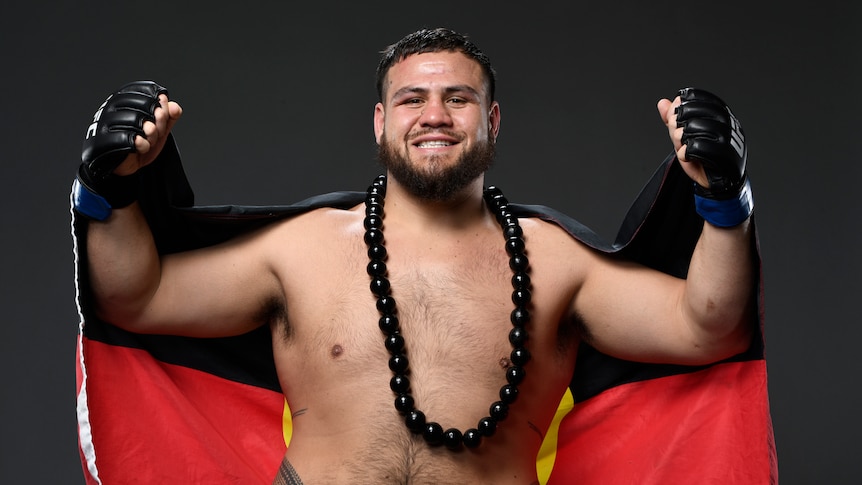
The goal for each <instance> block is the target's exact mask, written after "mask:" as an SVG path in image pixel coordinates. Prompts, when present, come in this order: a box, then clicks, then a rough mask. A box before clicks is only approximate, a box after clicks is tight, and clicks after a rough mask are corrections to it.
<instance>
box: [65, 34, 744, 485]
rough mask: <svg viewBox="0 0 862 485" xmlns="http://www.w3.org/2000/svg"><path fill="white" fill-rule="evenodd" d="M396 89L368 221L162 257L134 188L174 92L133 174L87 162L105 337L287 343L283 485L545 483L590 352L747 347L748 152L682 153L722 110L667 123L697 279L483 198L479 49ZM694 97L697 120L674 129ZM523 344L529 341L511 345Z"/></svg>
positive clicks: (283, 354)
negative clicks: (558, 414)
mask: <svg viewBox="0 0 862 485" xmlns="http://www.w3.org/2000/svg"><path fill="white" fill-rule="evenodd" d="M378 80H379V81H378V85H379V91H380V102H379V103H377V105H376V106H375V109H374V133H375V136H376V139H377V142H378V144H379V146H380V150H379V152H380V161H381V163H382V164H383V165H384V166H385V167H386V173H387V180H386V181H385V182H384V181H380V182H378V183H376V185H375V186H374V187H376V188H374V189H373V190H371V189H369V190H370V191H371V192H374V194H375V195H373V196H371V197H370V198H369V201H368V202H367V204H360V205H358V206H356V207H353V208H351V209H349V210H340V209H330V208H323V209H317V210H313V211H311V212H307V213H304V214H301V215H298V216H295V217H292V218H289V219H286V220H283V221H280V222H277V223H274V224H271V225H269V226H266V227H264V228H262V229H259V230H256V231H254V232H251V233H248V234H245V235H242V236H240V237H238V238H235V239H233V240H230V241H227V242H225V243H223V244H220V245H217V246H214V247H208V248H204V249H200V250H195V251H191V252H185V253H179V254H171V255H166V256H159V254H157V252H156V249H155V247H154V244H153V238H152V235H151V233H150V230H149V228H148V226H147V223H146V221H145V219H144V218H143V216H142V213H141V211H140V208H139V207H138V205H137V203H135V202H134V196H133V195H131V196H129V195H128V194H127V193H126V192H124V189H122V180H125V179H120V178H118V176H123V175H129V174H133V173H134V172H136V171H137V170H138V169H139V168H140V167H143V166H145V165H147V164H149V163H151V162H152V161H153V160H154V159H155V157H156V156H157V154H158V153H159V151H160V149H161V147H162V146H163V144H164V142H165V139H166V137H167V135H168V133H169V132H170V130H171V128H172V126H173V125H174V123H175V122H176V121H177V120H178V119H179V117H180V115H181V111H182V110H181V108H180V106H179V105H178V104H177V103H175V102H173V101H170V100H169V99H168V97H167V95H166V94H165V93H164V92H161V91H160V90H159V89H158V86H156V85H155V84H146V83H144V84H142V85H141V86H139V87H138V88H136V89H139V90H140V91H141V92H150V91H148V90H151V89H152V90H153V91H151V92H150V95H149V96H150V97H151V98H152V99H154V100H156V99H157V102H156V103H154V104H153V106H152V107H151V108H150V110H151V111H150V112H152V113H153V115H152V117H151V118H150V119H148V120H147V121H146V122H144V119H145V118H146V117H142V118H140V119H139V121H140V122H142V123H143V124H142V126H143V136H140V135H139V136H136V137H134V135H133V139H134V147H133V149H132V147H131V146H130V147H129V148H130V151H131V152H132V153H130V154H128V155H126V154H123V155H122V157H121V158H120V159H119V160H122V162H121V163H120V164H119V165H117V166H116V169H115V170H113V174H114V175H110V176H107V177H102V176H101V175H100V174H99V173H98V169H102V170H103V171H104V167H105V166H108V170H110V169H113V168H114V167H113V166H111V164H110V163H108V162H105V160H106V159H107V157H102V158H100V156H102V153H101V152H100V153H95V152H94V154H91V159H90V160H87V154H86V153H85V164H84V165H83V168H82V170H81V171H80V173H79V179H80V181H81V184H82V186H81V192H82V194H83V195H81V196H80V197H79V199H78V202H77V203H76V204H77V209H78V211H79V212H81V213H82V214H85V215H88V216H89V217H91V218H92V219H94V220H93V221H92V222H91V223H90V224H89V226H88V236H87V251H88V255H89V271H90V273H91V275H90V276H91V284H92V290H93V294H94V295H95V297H96V305H97V311H98V313H99V315H100V317H101V318H103V319H104V320H106V321H109V322H116V323H117V324H118V325H121V326H122V327H123V328H125V329H126V330H129V331H132V332H141V333H159V334H177V335H185V336H199V337H213V336H229V335H238V334H242V333H244V332H248V331H250V330H252V329H254V328H256V327H258V326H261V325H268V326H269V327H270V328H271V331H272V337H273V339H272V340H273V353H274V356H275V363H276V367H277V370H278V374H279V380H280V383H281V386H282V389H283V390H284V393H285V395H286V397H287V398H288V400H289V402H290V406H291V408H292V409H293V410H294V411H295V414H296V415H295V417H294V420H293V426H294V428H293V435H292V439H291V442H290V446H289V448H288V450H287V453H286V455H285V457H284V461H283V462H282V466H281V469H280V470H279V472H278V476H277V477H276V479H275V483H279V484H285V483H289V484H297V483H306V484H318V483H327V484H329V483H375V484H387V483H391V484H403V483H417V484H426V483H457V484H465V483H471V484H480V483H488V484H528V483H536V482H537V475H536V455H537V452H538V450H539V447H540V445H541V443H542V439H543V435H544V431H545V430H546V429H547V428H548V426H549V424H550V422H551V420H552V418H553V416H554V413H555V411H556V406H557V403H558V402H559V400H560V397H561V396H562V394H563V392H564V391H565V389H566V387H567V385H568V383H569V380H570V378H571V376H572V371H573V368H574V364H575V357H576V352H577V348H578V343H579V342H580V341H581V340H582V339H586V340H587V341H588V342H589V343H591V344H592V345H593V346H595V347H596V348H597V349H599V350H601V351H602V352H605V353H607V354H610V355H613V356H617V357H620V358H625V359H629V360H638V361H646V362H665V363H679V364H705V363H710V362H715V361H717V360H720V359H723V358H726V357H729V356H731V355H735V354H737V353H739V352H742V351H744V350H745V349H746V348H747V346H748V345H749V342H750V338H751V332H752V327H753V324H754V322H752V321H750V320H749V316H750V315H751V312H750V308H751V305H753V304H754V303H753V302H752V301H750V300H751V294H752V284H753V271H754V269H753V267H752V262H751V260H752V255H751V238H752V234H751V229H750V227H749V220H748V219H749V216H750V212H751V207H750V203H748V202H747V201H748V199H746V196H747V194H748V192H747V191H748V188H747V185H746V184H745V180H746V177H745V173H744V153H743V152H741V151H740V152H739V153H737V154H736V155H735V156H734V155H733V154H734V153H735V151H733V150H724V149H725V148H728V146H729V143H731V142H732V140H731V141H719V142H717V145H716V144H712V145H701V146H699V147H698V150H697V151H698V154H699V155H701V156H698V157H696V156H690V157H688V158H687V157H686V155H687V150H689V149H691V147H694V146H695V144H696V143H701V141H700V139H695V138H691V139H689V140H691V141H689V143H687V144H683V136H684V135H683V132H684V128H683V126H685V127H686V128H685V130H689V131H688V132H686V136H690V135H691V134H692V133H693V132H695V131H697V130H706V131H709V129H710V127H711V126H712V125H710V124H709V123H700V124H697V123H695V121H698V117H701V116H706V117H709V116H711V112H710V111H709V109H714V108H715V107H714V106H712V107H710V103H709V102H711V101H712V100H713V98H712V97H710V96H709V95H708V93H703V92H700V91H696V90H695V91H690V90H689V91H683V94H682V96H681V97H677V98H675V99H674V100H669V99H663V100H661V101H659V103H658V111H659V114H660V116H661V120H662V122H663V123H665V124H666V125H667V127H668V131H669V134H670V138H671V140H672V143H673V146H674V148H675V150H676V153H677V155H678V157H679V159H680V160H681V162H680V163H681V164H682V166H683V169H684V170H685V172H686V174H688V175H689V176H690V177H691V179H692V180H694V181H695V182H696V183H697V184H698V185H699V186H700V192H701V195H700V201H699V204H700V205H699V207H700V209H699V210H700V212H701V213H702V214H704V217H705V218H706V219H707V221H709V222H707V223H705V224H704V227H703V232H702V235H701V237H700V239H699V242H698V244H697V248H696V250H695V253H694V256H693V258H692V261H691V266H690V271H689V274H688V277H687V279H685V280H683V279H677V278H673V277H671V276H668V275H665V274H663V273H660V272H656V271H653V270H650V269H647V268H644V267H641V266H638V265H636V264H633V263H629V262H625V261H621V260H618V259H617V258H613V257H608V256H606V255H603V254H599V253H597V252H595V251H593V250H591V249H589V248H588V247H586V246H585V245H583V244H582V243H580V242H578V241H577V240H575V239H573V238H572V237H571V236H570V235H569V234H567V233H565V232H564V231H563V230H562V229H560V228H559V227H557V226H555V225H553V224H550V223H547V222H542V221H540V220H538V219H533V218H521V219H520V220H517V219H516V218H514V217H511V216H510V215H508V214H506V213H505V209H506V208H505V204H503V208H502V210H503V212H504V213H503V214H502V215H501V216H500V217H499V219H500V220H501V221H502V223H500V222H498V218H497V217H495V213H494V212H500V210H499V209H497V208H496V206H497V205H500V204H497V203H495V202H494V200H495V199H494V198H493V197H492V196H491V197H489V198H487V199H486V198H484V197H483V184H484V176H483V174H484V172H485V171H486V169H487V168H488V167H489V165H490V163H491V160H492V158H493V155H494V143H495V139H496V137H497V135H498V133H499V129H500V117H501V114H500V106H499V104H498V103H497V102H496V101H495V100H494V72H493V70H492V69H491V66H490V63H489V62H488V60H487V58H486V57H485V56H484V55H483V54H482V53H481V52H480V51H478V49H476V47H475V46H474V45H473V44H472V43H470V42H469V41H467V40H466V39H465V38H464V37H463V36H461V35H459V34H456V33H454V32H451V31H448V30H443V29H436V30H423V31H419V32H417V33H414V34H411V35H409V36H407V37H405V38H404V39H402V40H401V41H399V43H397V44H394V45H393V46H391V47H390V48H389V49H388V50H386V51H385V52H384V54H383V58H382V61H381V64H380V66H379V68H378ZM120 97H121V96H120ZM144 97H146V96H144ZM687 97H695V98H696V99H694V101H692V102H691V104H690V105H689V109H688V110H685V109H680V110H677V107H678V106H679V105H680V104H681V102H683V101H686V99H687ZM704 99H705V100H706V101H707V102H706V103H705V104H704V103H700V101H702V100H704ZM111 102H112V101H111V99H109V100H108V103H111ZM722 110H724V111H722ZM145 111H146V110H145ZM684 112H685V113H687V115H686V116H689V115H695V116H694V119H695V121H690V122H688V124H686V123H685V121H686V120H683V119H682V118H683V113H684ZM719 112H722V113H729V112H728V111H726V108H724V107H723V106H721V107H720V108H719ZM678 114H679V118H680V120H679V121H680V127H678V126H677V125H678V123H677V122H678ZM735 122H736V121H735V119H733V118H732V116H731V123H735ZM106 123H107V122H106ZM715 129H718V128H715ZM734 129H736V127H735V126H734ZM99 130H101V127H99V126H94V127H93V133H94V134H95V136H96V137H99V136H107V135H105V134H104V132H103V131H99ZM132 131H133V130H132ZM128 132H130V131H129V130H127V133H128ZM131 139H132V138H130V140H131ZM737 141H738V140H737ZM716 147H717V148H716ZM692 152H694V150H692ZM703 154H706V155H709V156H711V157H712V158H709V157H705V156H703ZM690 155H693V154H690ZM115 158H116V157H115ZM119 160H117V161H119ZM88 162H89V163H88ZM705 188H708V189H705ZM722 192H723V193H722ZM95 193H100V194H106V193H110V194H111V195H109V196H106V198H107V199H108V205H107V207H106V209H105V210H104V211H103V212H102V213H98V211H93V210H91V209H88V207H91V206H90V205H88V204H89V202H88V200H89V199H92V198H93V197H96V195H95ZM727 193H730V195H731V196H733V197H727V196H726V194H727ZM737 194H743V196H737ZM496 200H500V199H499V197H498V198H497V199H496ZM740 201H742V202H740ZM367 206H371V207H377V209H374V208H372V209H367ZM382 208H385V210H382ZM375 211H377V212H375ZM368 214H371V216H369V215H368ZM375 215H379V218H375V217H374V216H375ZM99 219H101V220H99ZM381 220H382V221H383V222H382V225H381V224H380V222H381ZM718 226H727V227H718ZM367 227H370V228H371V229H367ZM518 228H519V229H518ZM506 231H508V232H506ZM383 233H385V237H384V236H383V235H382V234H383ZM504 234H505V235H504ZM521 234H522V235H521ZM521 243H523V244H524V245H525V249H523V248H522V247H521V246H520V244H521ZM382 248H385V251H386V254H385V255H383V254H381V251H382V250H383V249H382ZM527 257H529V259H528V260H527V259H526V258H527ZM370 261H371V262H373V263H375V264H371V265H369V262H370ZM381 262H383V263H385V268H381V267H380V263H381ZM513 275H515V277H514V278H513ZM525 277H527V278H529V279H526V278H525ZM199 281H206V282H207V284H206V285H204V286H200V285H199V284H198V283H197V282H199ZM370 282H372V284H371V287H369V283H370ZM393 299H394V300H396V301H397V304H393V303H392V300H393ZM513 310H516V311H515V312H514V313H515V314H516V315H517V316H512V314H513ZM392 317H396V318H397V322H394V321H393V320H392ZM387 325H388V326H387ZM513 328H515V329H520V330H524V331H526V332H528V333H529V338H528V339H527V340H526V341H525V342H523V341H520V340H519V339H518V338H517V337H510V332H511V331H512V329H513ZM381 330H382V331H383V332H382V333H381ZM384 334H385V335H386V336H387V337H388V338H384ZM384 342H386V345H384ZM402 342H403V350H402V347H401V345H402ZM513 347H514V348H515V352H514V353H513ZM406 359H409V364H407V363H406ZM524 372H526V377H524V375H523V373H524ZM393 376H396V377H393ZM405 379H407V380H409V384H408V383H407V382H404V381H405ZM399 386H401V387H399ZM501 388H502V389H501ZM396 397H398V399H397V400H396V405H395V406H393V400H394V399H395V398H396ZM438 423H439V424H438Z"/></svg>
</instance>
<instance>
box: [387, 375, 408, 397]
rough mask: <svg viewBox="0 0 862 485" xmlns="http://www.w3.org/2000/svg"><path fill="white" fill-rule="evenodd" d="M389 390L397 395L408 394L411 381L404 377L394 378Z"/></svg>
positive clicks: (390, 382) (390, 381) (391, 380)
mask: <svg viewBox="0 0 862 485" xmlns="http://www.w3.org/2000/svg"><path fill="white" fill-rule="evenodd" d="M389 388H390V389H392V392H394V393H395V394H406V393H407V391H409V390H410V379H408V378H407V376H404V375H397V376H392V379H389Z"/></svg>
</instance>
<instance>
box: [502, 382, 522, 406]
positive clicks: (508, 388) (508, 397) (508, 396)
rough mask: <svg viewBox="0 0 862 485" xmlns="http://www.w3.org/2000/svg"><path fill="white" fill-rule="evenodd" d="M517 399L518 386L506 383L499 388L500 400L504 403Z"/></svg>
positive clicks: (510, 402)
mask: <svg viewBox="0 0 862 485" xmlns="http://www.w3.org/2000/svg"><path fill="white" fill-rule="evenodd" d="M516 399H518V386H514V385H512V384H507V385H505V386H503V387H501V388H500V400H501V401H503V402H504V403H506V404H512V403H513V402H515V400H516Z"/></svg>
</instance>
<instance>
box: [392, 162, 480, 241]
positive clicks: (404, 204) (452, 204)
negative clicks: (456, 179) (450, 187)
mask: <svg viewBox="0 0 862 485" xmlns="http://www.w3.org/2000/svg"><path fill="white" fill-rule="evenodd" d="M387 175H388V174H387ZM387 178H388V182H387V185H388V188H387V192H386V217H387V219H388V220H390V221H398V226H399V227H403V228H407V229H411V230H421V231H424V232H427V231H429V230H430V231H438V232H453V231H454V232H457V231H460V230H464V229H468V228H475V227H476V224H491V223H493V217H492V216H491V214H490V212H489V211H488V209H487V208H486V206H485V202H484V200H483V198H482V191H483V183H484V178H483V177H477V178H476V179H475V180H474V181H473V182H471V183H470V184H469V185H467V186H466V187H464V188H463V189H462V190H461V191H459V192H457V193H456V194H454V195H453V197H451V198H449V199H447V200H429V199H424V198H420V197H417V196H415V195H414V194H413V193H411V192H410V191H409V190H407V189H406V188H405V187H404V186H403V185H401V184H399V183H398V181H397V180H396V179H395V178H394V177H392V176H388V177H387Z"/></svg>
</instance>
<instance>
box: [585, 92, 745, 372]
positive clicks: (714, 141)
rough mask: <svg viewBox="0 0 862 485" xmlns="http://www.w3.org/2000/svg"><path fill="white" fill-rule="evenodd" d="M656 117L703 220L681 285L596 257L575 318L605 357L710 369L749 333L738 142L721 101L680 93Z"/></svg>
mask: <svg viewBox="0 0 862 485" xmlns="http://www.w3.org/2000/svg"><path fill="white" fill-rule="evenodd" d="M658 110H659V113H660V115H661V118H662V121H663V122H664V123H665V124H666V125H667V127H668V132H669V134H670V137H671V140H672V142H673V145H674V150H675V152H676V154H677V158H678V159H679V163H680V164H681V166H682V168H683V170H684V171H685V173H686V174H687V175H688V176H689V177H690V178H691V179H692V180H693V181H694V182H695V184H696V185H695V199H696V200H695V206H696V209H697V212H698V213H699V214H700V215H701V216H702V217H703V218H704V221H705V222H704V227H703V231H702V233H701V235H700V238H699V240H698V242H697V245H696V247H695V251H694V254H693V256H692V260H691V263H690V266H689V271H688V275H687V278H686V279H685V280H681V279H678V278H673V277H671V276H668V275H665V274H661V273H658V272H656V271H652V270H649V269H647V268H643V267H641V266H638V265H635V264H631V263H626V262H622V261H616V260H612V259H609V258H602V257H598V256H597V257H596V259H595V260H594V264H593V265H592V266H591V269H590V270H589V271H588V273H587V274H588V276H587V279H586V280H585V283H584V286H583V288H582V290H581V292H580V293H579V295H578V297H577V298H576V301H575V311H577V312H578V313H580V314H582V315H583V317H584V319H585V321H586V324H587V329H588V331H589V338H590V339H591V343H592V344H593V345H594V346H596V347H597V348H599V350H602V351H604V352H606V353H609V354H611V355H616V356H619V357H622V358H628V359H631V360H641V361H650V362H666V363H681V364H702V363H709V362H713V361H716V360H720V359H722V358H726V357H730V356H732V355H734V354H737V353H739V352H742V351H744V350H745V349H746V348H747V347H748V345H749V344H750V338H751V332H752V330H753V325H754V321H753V320H754V318H753V312H752V308H753V305H754V304H755V302H754V301H753V294H754V287H755V284H756V283H755V269H754V264H755V263H754V259H753V258H754V255H753V249H752V245H753V239H752V238H753V235H752V228H751V225H750V216H751V213H752V210H753V203H752V199H751V189H750V184H749V182H748V176H747V174H746V169H745V167H746V158H747V153H746V147H745V138H744V135H743V133H742V129H741V127H740V125H739V122H738V121H737V120H736V118H735V117H734V116H733V114H732V113H731V111H730V109H729V108H727V106H726V105H725V104H724V102H723V101H721V100H720V99H719V98H717V97H716V96H714V95H712V94H710V93H708V92H706V91H703V90H698V89H692V88H689V89H684V90H681V91H680V93H679V96H677V97H676V98H675V99H674V100H673V101H671V100H668V99H663V100H661V101H659V103H658Z"/></svg>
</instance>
